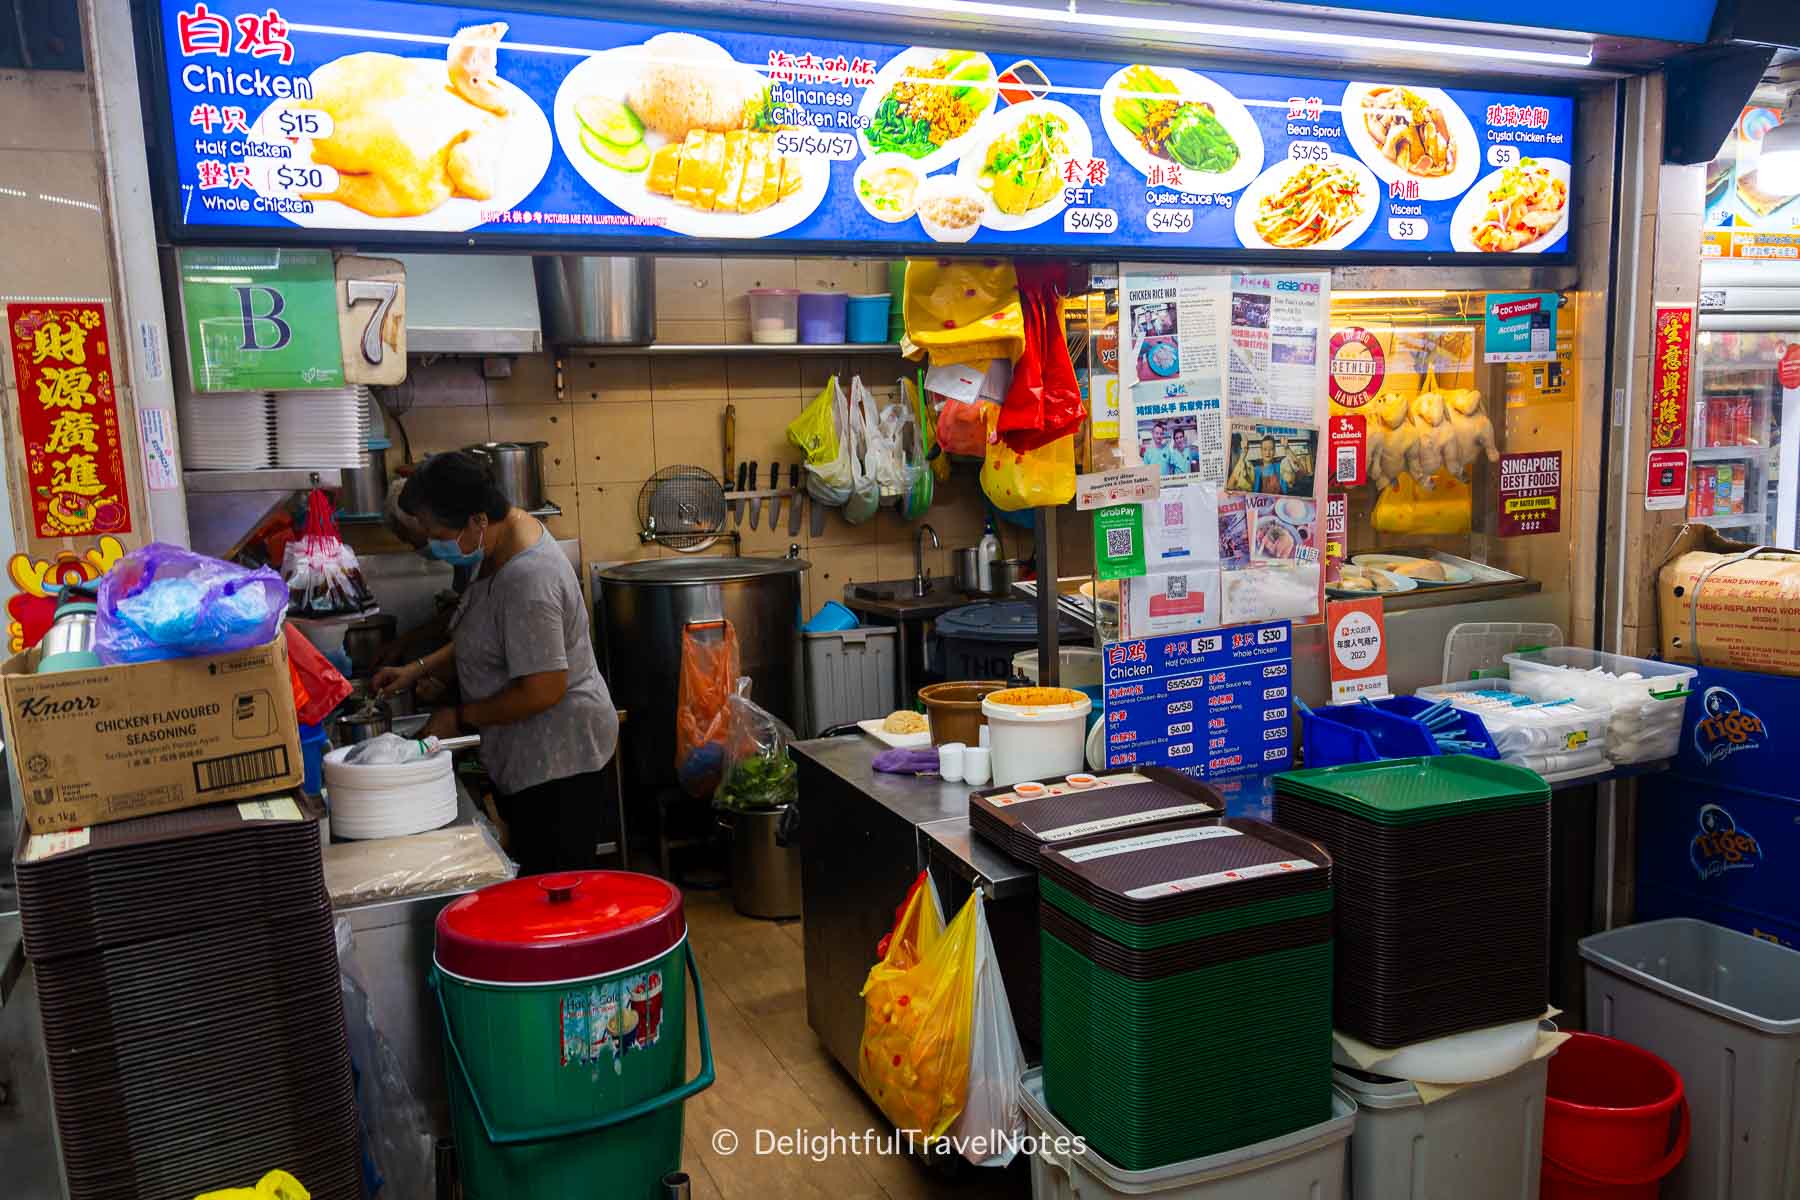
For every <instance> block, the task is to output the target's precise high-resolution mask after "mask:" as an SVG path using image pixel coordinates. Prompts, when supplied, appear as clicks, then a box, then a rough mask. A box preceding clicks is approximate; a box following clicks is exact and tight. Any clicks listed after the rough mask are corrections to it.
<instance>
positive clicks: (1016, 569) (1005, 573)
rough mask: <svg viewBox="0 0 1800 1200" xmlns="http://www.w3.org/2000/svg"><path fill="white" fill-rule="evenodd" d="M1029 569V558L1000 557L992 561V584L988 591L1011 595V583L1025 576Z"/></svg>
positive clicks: (999, 594) (992, 593) (995, 593)
mask: <svg viewBox="0 0 1800 1200" xmlns="http://www.w3.org/2000/svg"><path fill="white" fill-rule="evenodd" d="M1030 569H1031V560H1030V559H1025V558H1002V559H997V560H996V561H995V562H994V565H993V568H992V573H991V579H992V581H993V584H994V588H993V591H992V592H991V593H990V594H991V595H995V596H1010V595H1012V585H1013V584H1015V583H1017V582H1019V580H1021V579H1023V578H1025V574H1026V572H1027V571H1029V570H1030Z"/></svg>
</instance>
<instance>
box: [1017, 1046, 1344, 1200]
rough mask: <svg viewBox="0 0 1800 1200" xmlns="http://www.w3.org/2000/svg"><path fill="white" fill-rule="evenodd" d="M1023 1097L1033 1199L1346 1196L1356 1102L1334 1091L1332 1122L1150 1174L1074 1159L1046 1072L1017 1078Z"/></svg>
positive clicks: (1091, 1157) (1326, 1199)
mask: <svg viewBox="0 0 1800 1200" xmlns="http://www.w3.org/2000/svg"><path fill="white" fill-rule="evenodd" d="M1019 1099H1020V1101H1021V1102H1022V1103H1021V1107H1023V1108H1024V1110H1025V1124H1026V1126H1027V1129H1026V1132H1027V1133H1028V1134H1030V1136H1032V1137H1033V1138H1035V1139H1037V1141H1038V1145H1037V1151H1038V1152H1037V1153H1036V1154H1034V1155H1033V1156H1032V1158H1031V1195H1032V1197H1033V1200H1077V1198H1079V1200H1104V1197H1108V1196H1147V1195H1151V1194H1155V1195H1158V1196H1163V1197H1166V1198H1167V1200H1190V1198H1193V1200H1338V1198H1339V1197H1341V1196H1343V1195H1344V1177H1345V1166H1346V1159H1347V1158H1348V1155H1347V1154H1346V1149H1347V1143H1348V1142H1349V1140H1350V1131H1351V1129H1352V1128H1354V1127H1355V1125H1356V1104H1355V1103H1354V1102H1353V1101H1352V1100H1351V1099H1350V1097H1348V1096H1346V1095H1344V1093H1343V1092H1340V1091H1338V1090H1337V1089H1336V1088H1333V1089H1332V1092H1331V1118H1330V1119H1329V1120H1326V1121H1321V1122H1319V1124H1317V1125H1313V1126H1310V1127H1308V1128H1306V1129H1301V1130H1297V1131H1295V1132H1293V1133H1290V1134H1288V1135H1287V1136H1286V1137H1278V1138H1270V1139H1269V1140H1268V1141H1266V1142H1257V1143H1256V1144H1255V1145H1251V1146H1245V1147H1243V1148H1242V1149H1239V1150H1227V1151H1225V1152H1223V1153H1221V1154H1213V1155H1209V1156H1208V1157H1206V1158H1190V1159H1188V1160H1187V1161H1186V1162H1178V1163H1170V1164H1169V1165H1168V1166H1166V1167H1156V1168H1154V1169H1152V1170H1148V1171H1127V1170H1125V1169H1124V1168H1122V1167H1117V1166H1114V1165H1113V1164H1112V1163H1110V1162H1107V1161H1106V1159H1104V1158H1102V1157H1100V1155H1099V1153H1098V1152H1096V1151H1094V1150H1091V1149H1090V1150H1088V1151H1087V1152H1086V1153H1083V1154H1075V1153H1070V1152H1069V1148H1070V1143H1071V1142H1072V1141H1073V1139H1074V1137H1075V1134H1074V1133H1073V1132H1071V1131H1070V1129H1069V1127H1068V1126H1067V1125H1064V1124H1063V1123H1062V1122H1061V1121H1059V1120H1057V1119H1056V1117H1055V1115H1054V1114H1052V1113H1051V1111H1050V1106H1049V1105H1047V1104H1045V1103H1044V1069H1043V1068H1042V1067H1033V1068H1032V1069H1031V1070H1029V1071H1027V1072H1025V1075H1024V1077H1023V1078H1021V1079H1020V1080H1019Z"/></svg>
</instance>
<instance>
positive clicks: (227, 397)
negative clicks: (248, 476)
mask: <svg viewBox="0 0 1800 1200" xmlns="http://www.w3.org/2000/svg"><path fill="white" fill-rule="evenodd" d="M175 412H176V415H177V417H178V418H179V422H180V427H181V465H182V466H184V467H187V468H188V469H189V470H194V471H255V470H260V469H261V468H264V467H270V466H273V465H274V464H275V401H274V398H273V397H272V396H271V395H270V394H269V393H268V392H207V393H203V394H200V395H193V394H190V393H183V394H181V395H180V396H178V397H176V400H175Z"/></svg>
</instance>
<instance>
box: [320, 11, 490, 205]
mask: <svg viewBox="0 0 1800 1200" xmlns="http://www.w3.org/2000/svg"><path fill="white" fill-rule="evenodd" d="M506 28H507V27H506V25H505V24H504V23H501V22H495V23H493V24H490V25H477V26H472V27H470V28H468V29H463V30H461V31H459V32H458V33H457V34H456V36H455V37H454V38H452V39H451V40H450V47H449V52H448V54H447V56H446V60H445V61H442V62H440V61H437V60H433V59H426V58H401V57H399V56H398V55H394V54H379V53H363V54H349V55H345V56H344V57H343V58H339V59H334V60H333V61H331V62H328V63H326V64H325V65H324V66H322V67H320V68H319V69H318V70H317V71H314V72H313V76H312V85H313V96H312V99H311V100H310V101H308V102H307V103H306V104H305V106H304V107H307V108H316V109H322V110H324V111H325V112H326V113H329V114H330V116H331V126H332V128H331V134H330V135H329V136H327V137H322V138H319V139H318V140H316V141H315V142H313V145H312V156H313V161H314V162H315V163H318V164H320V165H321V166H327V167H332V168H334V169H335V170H336V171H337V173H338V186H337V190H335V191H333V192H326V193H321V194H318V195H309V196H307V197H306V199H308V200H336V201H338V202H339V203H342V204H347V205H349V206H350V207H351V208H354V209H356V210H357V211H358V212H363V213H367V214H368V215H370V216H372V217H417V216H423V215H424V214H426V213H429V212H431V211H433V210H435V209H436V208H437V207H438V206H439V205H441V204H443V203H444V201H446V200H449V199H451V198H452V197H457V196H461V197H466V198H468V199H471V200H486V199H488V198H489V197H490V196H492V195H493V193H494V187H495V184H496V180H497V177H498V174H499V164H500V158H501V156H502V154H503V151H504V137H503V131H504V129H505V126H506V119H507V118H508V116H510V108H509V106H508V103H507V97H506V93H505V91H504V89H503V88H502V87H501V85H500V80H499V77H498V75H497V74H496V48H497V47H498V45H499V42H500V39H501V38H502V37H504V36H505V35H506Z"/></svg>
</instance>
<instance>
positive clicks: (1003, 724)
mask: <svg viewBox="0 0 1800 1200" xmlns="http://www.w3.org/2000/svg"><path fill="white" fill-rule="evenodd" d="M1005 694H1006V693H1005V692H1004V691H1002V692H994V693H992V694H990V695H987V696H984V697H983V698H982V701H981V715H982V716H983V717H984V718H986V720H987V727H988V748H989V749H990V750H992V751H993V757H994V786H995V787H1004V786H1005V785H1007V784H1009V783H1018V782H1019V781H1020V780H1022V779H1050V778H1053V777H1055V776H1058V775H1067V774H1068V773H1069V772H1070V771H1079V770H1081V769H1082V768H1083V766H1084V764H1085V761H1086V758H1085V755H1086V746H1087V715H1088V711H1089V710H1090V709H1092V708H1093V707H1094V702H1093V701H1092V700H1090V699H1088V698H1087V697H1086V696H1084V695H1082V694H1081V693H1080V692H1073V695H1074V696H1075V699H1074V700H1072V701H1070V702H1069V703H1067V704H1035V705H1031V706H1029V707H1022V706H1019V705H1013V704H996V703H994V696H999V695H1005Z"/></svg>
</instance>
